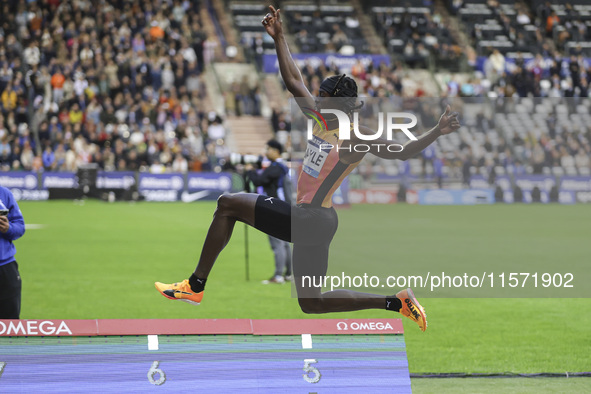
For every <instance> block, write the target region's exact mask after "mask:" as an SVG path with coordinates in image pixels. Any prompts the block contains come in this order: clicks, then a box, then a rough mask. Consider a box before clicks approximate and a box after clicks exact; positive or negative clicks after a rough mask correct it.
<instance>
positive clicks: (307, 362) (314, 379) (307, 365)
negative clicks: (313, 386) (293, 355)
mask: <svg viewBox="0 0 591 394" xmlns="http://www.w3.org/2000/svg"><path fill="white" fill-rule="evenodd" d="M317 362H318V361H316V359H315V358H307V359H305V360H304V372H305V373H304V374H303V375H302V376H303V378H304V380H305V381H306V382H308V383H318V382H319V381H320V371H319V370H318V369H317V368H316V367H312V366H310V364H314V363H317ZM310 372H312V373H313V374H314V376H313V377H310V376H308V374H309V373H310Z"/></svg>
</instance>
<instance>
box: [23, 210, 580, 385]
mask: <svg viewBox="0 0 591 394" xmlns="http://www.w3.org/2000/svg"><path fill="white" fill-rule="evenodd" d="M20 207H21V210H22V212H23V215H24V217H25V221H26V223H27V224H30V225H34V226H31V227H30V229H29V230H27V233H26V234H25V236H24V237H23V238H22V239H20V240H18V241H17V242H16V246H17V249H18V253H17V261H18V262H19V266H20V271H21V275H22V278H23V304H22V313H21V318H23V319H96V318H98V319H106V318H112V319H113V318H114V319H133V318H161V319H171V318H191V319H195V318H252V319H268V318H271V319H282V318H286V319H288V318H289V319H293V318H297V319H300V318H301V319H307V318H389V317H398V316H399V315H395V314H393V313H391V312H387V311H385V310H366V311H360V312H351V313H341V314H326V315H306V314H304V313H302V312H301V311H300V309H299V307H298V303H297V300H296V299H295V298H293V297H292V292H291V288H290V286H289V285H263V284H261V281H262V280H263V279H268V278H269V277H270V276H271V275H272V273H273V258H272V253H271V250H270V247H269V243H268V241H267V238H266V235H264V234H261V233H259V232H257V231H256V230H254V229H252V228H250V229H249V230H248V247H249V257H250V266H249V275H250V280H249V281H247V280H246V277H245V276H246V269H245V228H244V225H243V224H241V223H237V225H236V227H235V229H234V237H233V238H232V240H231V242H230V244H229V245H228V247H227V248H226V249H225V250H224V251H223V252H222V254H221V256H220V258H219V260H218V262H217V264H216V266H215V267H214V269H213V271H212V274H211V276H210V278H209V280H208V284H207V288H206V292H205V297H204V299H203V302H202V304H201V305H199V306H191V305H189V304H186V303H182V302H176V301H170V300H167V299H165V298H164V297H162V296H161V295H159V294H158V293H157V292H156V290H155V289H154V285H153V283H154V282H155V281H161V282H175V281H179V280H182V279H185V278H187V277H188V276H189V275H190V274H191V272H192V271H193V270H194V268H195V265H196V262H197V258H198V256H199V252H200V249H201V246H202V243H203V240H204V238H205V234H206V231H207V228H208V226H209V223H210V221H211V217H212V214H213V210H214V208H215V204H214V203H213V202H201V203H193V204H183V203H147V202H141V203H124V202H117V203H111V204H109V203H104V202H99V201H85V202H83V203H82V202H72V201H48V202H20ZM380 218H383V220H380ZM339 220H340V225H339V226H340V227H339V228H340V230H339V232H338V233H337V236H336V237H335V240H334V242H333V247H332V249H331V271H329V272H333V271H332V270H333V269H336V271H338V270H339V269H340V267H339V266H338V264H342V266H343V267H346V269H351V270H355V267H359V268H360V269H361V268H362V269H363V270H365V272H368V271H370V270H371V267H372V264H380V262H376V260H380V259H386V258H388V259H389V263H388V264H390V265H391V269H392V272H393V273H395V272H396V270H397V267H401V266H403V265H405V266H408V265H412V264H413V261H419V260H420V261H432V262H436V263H437V264H438V265H437V267H439V268H440V269H441V270H445V269H447V268H446V267H448V266H453V265H454V264H455V263H456V262H457V261H460V260H462V261H464V262H466V261H469V260H473V261H474V264H476V265H477V269H476V270H481V271H482V270H486V269H491V267H495V266H498V265H499V264H500V266H503V264H505V265H506V264H507V261H508V260H510V261H542V260H543V261H544V262H545V264H546V265H549V264H552V265H553V266H555V267H556V270H559V269H560V267H561V266H562V265H563V264H564V263H565V262H568V261H577V262H578V263H579V264H589V262H590V261H591V258H590V256H591V253H590V252H591V244H590V243H589V234H591V231H590V230H591V209H590V208H589V206H588V205H574V206H559V205H487V206H484V205H483V206H471V207H457V206H453V207H447V206H411V205H405V204H398V205H389V206H377V205H373V206H369V205H358V206H353V207H352V208H350V209H342V210H340V211H339ZM372 234H380V236H381V237H384V236H386V238H385V239H389V241H388V242H386V243H383V241H381V242H382V243H380V245H382V246H381V247H379V248H376V247H375V246H374V247H373V254H368V253H369V252H366V251H363V249H360V248H359V247H358V243H359V242H360V239H361V240H363V239H364V237H370V236H371V235H372ZM360 250H361V251H360ZM528 259H529V260H528ZM382 263H383V262H382ZM335 267H336V268H335ZM503 267H504V266H503ZM503 269H505V268H503ZM336 271H335V272H336ZM575 283H577V282H575ZM580 285H581V286H583V284H580ZM584 285H586V286H591V283H586V284H584ZM396 291H397V290H396ZM392 292H395V290H393V291H392ZM416 295H417V297H418V298H419V299H421V302H422V303H423V304H424V306H425V308H426V309H427V314H428V318H429V328H428V330H427V332H425V333H422V332H420V331H419V329H418V327H417V326H416V325H415V324H414V323H412V322H410V321H406V319H405V321H404V328H405V340H406V344H407V353H408V360H409V366H410V371H411V372H412V373H444V372H460V373H493V372H494V373H502V372H513V373H537V372H561V373H562V372H566V371H568V372H585V371H591V356H590V355H591V329H590V327H591V301H590V300H589V299H587V298H478V293H474V296H473V297H470V298H433V297H427V298H422V297H421V289H416ZM546 380H547V381H548V382H551V383H548V384H549V385H550V386H552V387H554V386H553V385H555V384H557V383H556V382H558V380H553V379H546ZM453 381H458V379H454V380H453ZM460 381H467V380H465V379H464V380H461V379H460ZM469 381H470V382H471V383H466V385H467V386H466V389H465V391H467V392H480V391H482V392H494V391H497V392H498V391H499V390H500V391H507V390H508V389H507V387H512V386H510V385H517V386H516V389H517V390H518V391H523V392H530V391H528V390H530V388H529V386H528V385H529V384H530V383H529V382H530V381H539V382H543V381H545V380H544V379H532V380H527V379H526V380H525V381H524V380H523V379H517V380H514V379H496V380H494V382H492V380H490V379H487V380H486V381H487V382H492V383H490V384H491V385H492V386H490V387H492V388H491V389H490V390H491V391H486V390H485V388H484V387H485V386H484V383H479V382H484V381H483V380H482V379H470V380H469ZM500 381H505V382H506V383H495V382H500ZM518 381H519V382H523V383H519V384H517V382H518ZM571 381H575V379H571ZM438 382H441V387H442V390H443V389H444V388H445V387H448V385H453V383H450V382H452V380H447V379H444V380H439V379H437V380H434V379H430V380H426V379H413V389H415V390H416V391H417V392H437V390H434V387H435V386H433V385H436V384H438ZM511 382H513V383H511ZM587 382H591V379H587V378H578V380H576V382H575V383H571V384H573V386H572V390H571V389H568V388H566V391H575V392H585V391H591V387H590V385H589V383H587ZM479 384H480V385H481V386H478V385H479ZM487 384H488V383H487ZM495 384H506V385H508V386H505V387H506V388H504V389H503V388H502V387H499V386H494V385H495ZM532 384H543V383H532ZM471 385H476V386H471ZM580 385H586V386H585V389H583V388H582V386H580ZM550 386H548V387H550ZM449 387H453V386H449ZM459 387H463V386H461V385H460V386H459ZM478 387H481V389H478ZM487 387H488V386H487ZM495 387H496V388H495ZM543 387H545V386H543ZM565 387H569V386H565ZM450 390H452V388H450ZM479 390H480V391H479ZM531 390H534V389H531ZM460 391H461V390H460ZM531 392H533V391H531Z"/></svg>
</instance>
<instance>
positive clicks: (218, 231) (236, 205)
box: [195, 193, 259, 279]
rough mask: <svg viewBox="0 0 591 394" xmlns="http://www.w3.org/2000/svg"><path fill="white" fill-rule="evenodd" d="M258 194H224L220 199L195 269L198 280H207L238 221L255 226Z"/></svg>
mask: <svg viewBox="0 0 591 394" xmlns="http://www.w3.org/2000/svg"><path fill="white" fill-rule="evenodd" d="M258 197H259V195H258V194H254V193H236V194H222V195H221V196H220V197H219V198H218V203H217V209H216V210H215V212H214V214H213V221H212V222H211V225H210V226H209V230H208V231H207V236H206V237H205V242H204V243H203V249H202V250H201V256H200V257H199V263H198V264H197V268H196V269H195V275H196V276H197V277H198V278H203V279H205V278H207V277H208V276H209V272H210V271H211V268H212V267H213V265H214V263H215V261H216V259H217V257H218V255H219V254H220V252H221V251H222V250H223V249H224V247H225V246H226V245H227V244H228V242H229V241H230V238H231V237H232V230H234V224H236V221H240V222H243V223H246V224H248V225H250V226H254V217H255V205H256V201H257V198H258Z"/></svg>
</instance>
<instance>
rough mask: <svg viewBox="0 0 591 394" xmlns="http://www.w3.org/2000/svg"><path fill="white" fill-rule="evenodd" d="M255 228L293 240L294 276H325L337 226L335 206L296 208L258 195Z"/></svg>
mask: <svg viewBox="0 0 591 394" xmlns="http://www.w3.org/2000/svg"><path fill="white" fill-rule="evenodd" d="M255 228H257V229H258V230H261V231H262V232H264V233H266V234H269V235H271V236H273V237H276V238H279V239H282V240H284V241H288V242H292V243H293V244H294V247H293V261H292V263H293V273H294V275H295V276H303V275H314V276H316V275H325V274H326V271H327V269H328V249H329V246H330V243H331V241H332V238H333V237H334V235H335V233H336V231H337V228H338V216H337V213H336V211H335V209H334V208H322V207H312V206H310V205H306V204H300V205H297V206H295V207H293V206H291V205H290V204H288V203H286V202H285V201H281V200H280V199H278V198H273V197H267V196H259V198H258V199H257V202H256V205H255Z"/></svg>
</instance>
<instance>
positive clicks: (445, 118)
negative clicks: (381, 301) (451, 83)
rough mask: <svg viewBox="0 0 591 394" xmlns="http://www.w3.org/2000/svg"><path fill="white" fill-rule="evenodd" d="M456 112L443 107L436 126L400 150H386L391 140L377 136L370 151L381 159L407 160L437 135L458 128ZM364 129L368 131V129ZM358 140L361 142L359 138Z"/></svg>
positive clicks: (458, 122)
mask: <svg viewBox="0 0 591 394" xmlns="http://www.w3.org/2000/svg"><path fill="white" fill-rule="evenodd" d="M458 115H459V114H458V113H457V112H451V107H450V106H449V105H448V106H447V107H446V108H445V112H444V113H443V114H442V115H441V118H439V123H437V126H435V127H434V128H432V129H431V130H429V131H428V132H426V133H424V134H423V135H421V136H420V137H418V138H417V140H416V141H414V140H411V141H408V142H407V143H406V144H404V145H402V146H403V147H404V148H403V149H402V151H400V152H390V151H388V150H387V149H386V148H385V146H387V145H390V144H391V143H392V141H389V140H387V139H384V138H379V139H377V140H375V141H372V144H370V145H371V149H370V151H369V152H370V153H372V154H374V155H376V156H378V157H380V158H382V159H390V160H394V159H398V160H408V159H410V158H412V157H414V156H415V155H416V154H418V153H420V152H422V151H423V150H424V149H425V148H426V147H428V146H429V145H431V144H432V143H433V142H434V141H435V140H436V139H437V137H439V136H442V135H445V134H449V133H452V132H454V131H456V130H457V129H459V128H460V121H459V120H458ZM364 129H366V131H368V130H369V129H367V128H364ZM359 130H360V131H361V132H363V131H362V126H360V127H359ZM370 133H371V134H375V132H373V131H370ZM359 142H362V141H361V140H359Z"/></svg>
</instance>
